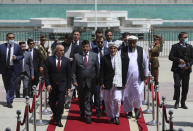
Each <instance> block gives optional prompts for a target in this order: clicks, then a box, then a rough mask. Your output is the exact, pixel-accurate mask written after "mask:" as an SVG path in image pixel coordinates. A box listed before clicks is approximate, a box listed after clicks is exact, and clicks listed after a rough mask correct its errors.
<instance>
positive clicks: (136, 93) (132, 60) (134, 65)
mask: <svg viewBox="0 0 193 131" xmlns="http://www.w3.org/2000/svg"><path fill="white" fill-rule="evenodd" d="M128 56H129V66H128V74H127V83H126V88H125V89H124V93H123V98H124V102H123V107H124V112H132V109H133V107H134V108H137V109H139V108H140V107H141V105H142V100H143V90H144V81H141V80H140V76H139V69H138V68H139V67H138V62H137V57H138V53H137V49H135V51H134V52H128ZM143 65H144V69H145V70H144V73H145V76H148V72H149V70H148V59H147V55H146V53H145V51H144V50H143Z"/></svg>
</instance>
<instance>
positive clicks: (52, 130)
mask: <svg viewBox="0 0 193 131" xmlns="http://www.w3.org/2000/svg"><path fill="white" fill-rule="evenodd" d="M51 119H53V118H51ZM55 128H56V126H55V125H53V124H49V125H48V128H47V130H46V131H55Z"/></svg>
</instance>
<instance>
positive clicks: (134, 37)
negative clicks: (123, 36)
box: [127, 35, 138, 40]
mask: <svg viewBox="0 0 193 131" xmlns="http://www.w3.org/2000/svg"><path fill="white" fill-rule="evenodd" d="M127 39H128V40H138V37H137V36H134V35H131V36H128V37H127Z"/></svg>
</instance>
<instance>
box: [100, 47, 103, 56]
mask: <svg viewBox="0 0 193 131" xmlns="http://www.w3.org/2000/svg"><path fill="white" fill-rule="evenodd" d="M100 57H103V50H102V49H100Z"/></svg>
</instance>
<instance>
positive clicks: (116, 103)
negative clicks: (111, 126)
mask: <svg viewBox="0 0 193 131" xmlns="http://www.w3.org/2000/svg"><path fill="white" fill-rule="evenodd" d="M108 46H109V53H110V54H107V55H105V56H103V57H102V59H101V66H100V85H101V89H102V90H103V99H104V103H105V111H106V114H107V117H108V118H109V119H110V122H111V123H115V124H116V125H119V124H120V120H119V116H120V106H121V98H122V89H123V87H122V68H121V67H122V64H121V63H122V62H121V56H120V54H119V52H118V47H119V46H120V41H118V40H117V41H114V42H109V45H108Z"/></svg>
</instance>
